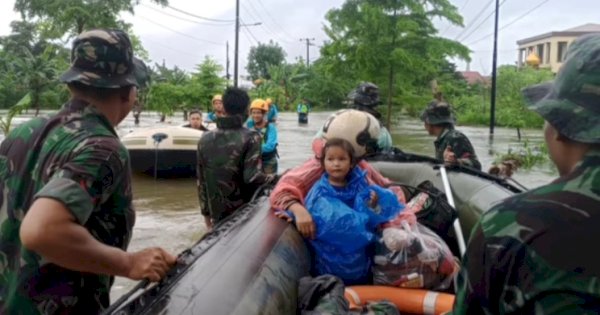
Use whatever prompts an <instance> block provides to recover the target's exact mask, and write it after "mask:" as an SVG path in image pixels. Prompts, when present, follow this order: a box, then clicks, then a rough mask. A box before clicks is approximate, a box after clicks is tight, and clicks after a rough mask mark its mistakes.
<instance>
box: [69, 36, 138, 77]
mask: <svg viewBox="0 0 600 315" xmlns="http://www.w3.org/2000/svg"><path fill="white" fill-rule="evenodd" d="M136 64H137V66H136ZM136 68H138V69H137V72H136ZM142 68H143V69H142ZM147 77H148V76H147V69H146V66H145V65H144V63H143V62H142V61H141V60H139V59H137V60H136V58H134V57H133V50H132V48H131V41H130V40H129V36H127V34H126V33H125V32H123V31H120V30H104V29H95V30H90V31H86V32H83V33H81V34H79V36H77V38H75V41H73V48H72V49H71V67H70V68H69V69H68V70H67V71H66V72H65V73H63V74H62V76H61V77H60V80H61V81H62V82H64V83H70V82H79V83H82V84H85V85H90V86H95V87H99V88H119V87H124V86H130V85H135V86H140V85H143V84H145V83H146V82H147ZM138 78H139V79H140V81H142V82H138Z"/></svg>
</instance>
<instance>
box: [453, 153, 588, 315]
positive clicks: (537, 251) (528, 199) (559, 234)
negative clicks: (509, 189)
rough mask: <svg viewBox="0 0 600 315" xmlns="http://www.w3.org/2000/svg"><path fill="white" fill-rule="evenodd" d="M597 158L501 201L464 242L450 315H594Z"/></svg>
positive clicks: (585, 160) (485, 215)
mask: <svg viewBox="0 0 600 315" xmlns="http://www.w3.org/2000/svg"><path fill="white" fill-rule="evenodd" d="M598 227H600V151H595V152H590V153H589V154H588V155H587V156H586V157H585V159H584V160H583V161H581V162H580V164H579V165H578V166H577V168H576V169H575V170H574V171H573V172H572V173H571V174H568V175H566V176H563V177H561V178H559V179H557V180H555V181H554V182H553V183H551V184H549V185H546V186H542V187H539V188H537V189H534V190H531V191H529V192H527V193H523V194H521V195H517V196H514V197H512V198H510V199H507V200H505V201H504V202H502V203H501V204H500V205H498V206H496V207H494V208H493V209H492V210H490V211H489V212H487V213H485V214H484V215H483V217H482V218H481V220H480V222H479V223H478V225H477V226H476V227H475V228H474V230H473V233H472V235H471V240H470V242H469V245H468V248H467V252H466V254H465V256H464V260H463V262H462V270H461V273H460V274H459V276H458V288H457V295H456V302H455V305H454V312H453V314H598V313H597V312H598V310H600V260H599V257H600V256H599V255H598V253H597V252H596V249H597V247H596V246H597V242H598V239H600V229H599V228H598Z"/></svg>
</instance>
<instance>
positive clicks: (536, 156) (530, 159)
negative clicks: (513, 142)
mask: <svg viewBox="0 0 600 315" xmlns="http://www.w3.org/2000/svg"><path fill="white" fill-rule="evenodd" d="M507 160H514V161H517V162H518V163H519V165H520V166H521V167H523V168H525V169H531V168H532V167H533V166H535V165H538V164H544V163H546V162H548V147H547V146H546V143H545V142H542V143H541V144H539V145H536V146H532V145H531V144H530V143H529V141H527V140H525V141H524V142H523V146H522V147H520V148H518V149H517V150H513V148H508V151H507V152H506V153H504V154H496V159H495V161H494V164H498V163H500V162H502V161H507Z"/></svg>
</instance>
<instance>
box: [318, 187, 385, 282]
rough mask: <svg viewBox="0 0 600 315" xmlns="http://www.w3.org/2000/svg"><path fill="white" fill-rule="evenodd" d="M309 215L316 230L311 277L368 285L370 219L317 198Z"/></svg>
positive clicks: (337, 203)
mask: <svg viewBox="0 0 600 315" xmlns="http://www.w3.org/2000/svg"><path fill="white" fill-rule="evenodd" d="M311 209H314V210H313V212H312V216H313V221H314V222H315V226H316V228H317V232H316V235H315V239H314V240H309V244H310V245H311V247H312V249H313V250H314V254H315V255H314V261H313V273H314V274H316V275H322V274H332V275H335V276H338V277H340V278H341V279H342V280H343V281H344V283H346V284H359V283H364V282H367V281H368V278H369V269H370V266H371V259H370V257H369V256H368V255H367V246H368V245H369V244H372V243H373V242H374V240H375V234H374V231H372V230H368V229H367V224H368V221H369V216H368V215H367V214H365V213H362V212H359V211H356V210H354V209H352V208H350V207H348V206H347V205H346V204H344V203H343V202H342V201H340V200H337V199H334V198H318V199H317V200H316V201H315V203H314V205H313V206H312V207H311Z"/></svg>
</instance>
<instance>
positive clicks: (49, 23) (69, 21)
mask: <svg viewBox="0 0 600 315" xmlns="http://www.w3.org/2000/svg"><path fill="white" fill-rule="evenodd" d="M151 2H154V3H157V4H161V5H167V4H168V0H151ZM139 3H140V0H50V1H49V0H16V1H15V11H18V12H20V13H21V16H23V17H24V19H40V20H43V21H45V22H46V23H45V26H46V30H45V33H46V36H47V37H49V38H62V37H63V35H65V34H67V35H69V36H75V35H77V34H79V33H81V32H83V31H84V30H86V29H90V28H94V27H103V28H121V29H127V27H126V25H125V23H124V22H123V21H121V20H119V19H118V17H119V14H120V13H121V12H130V13H132V14H133V13H134V7H135V6H136V5H137V4H139Z"/></svg>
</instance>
